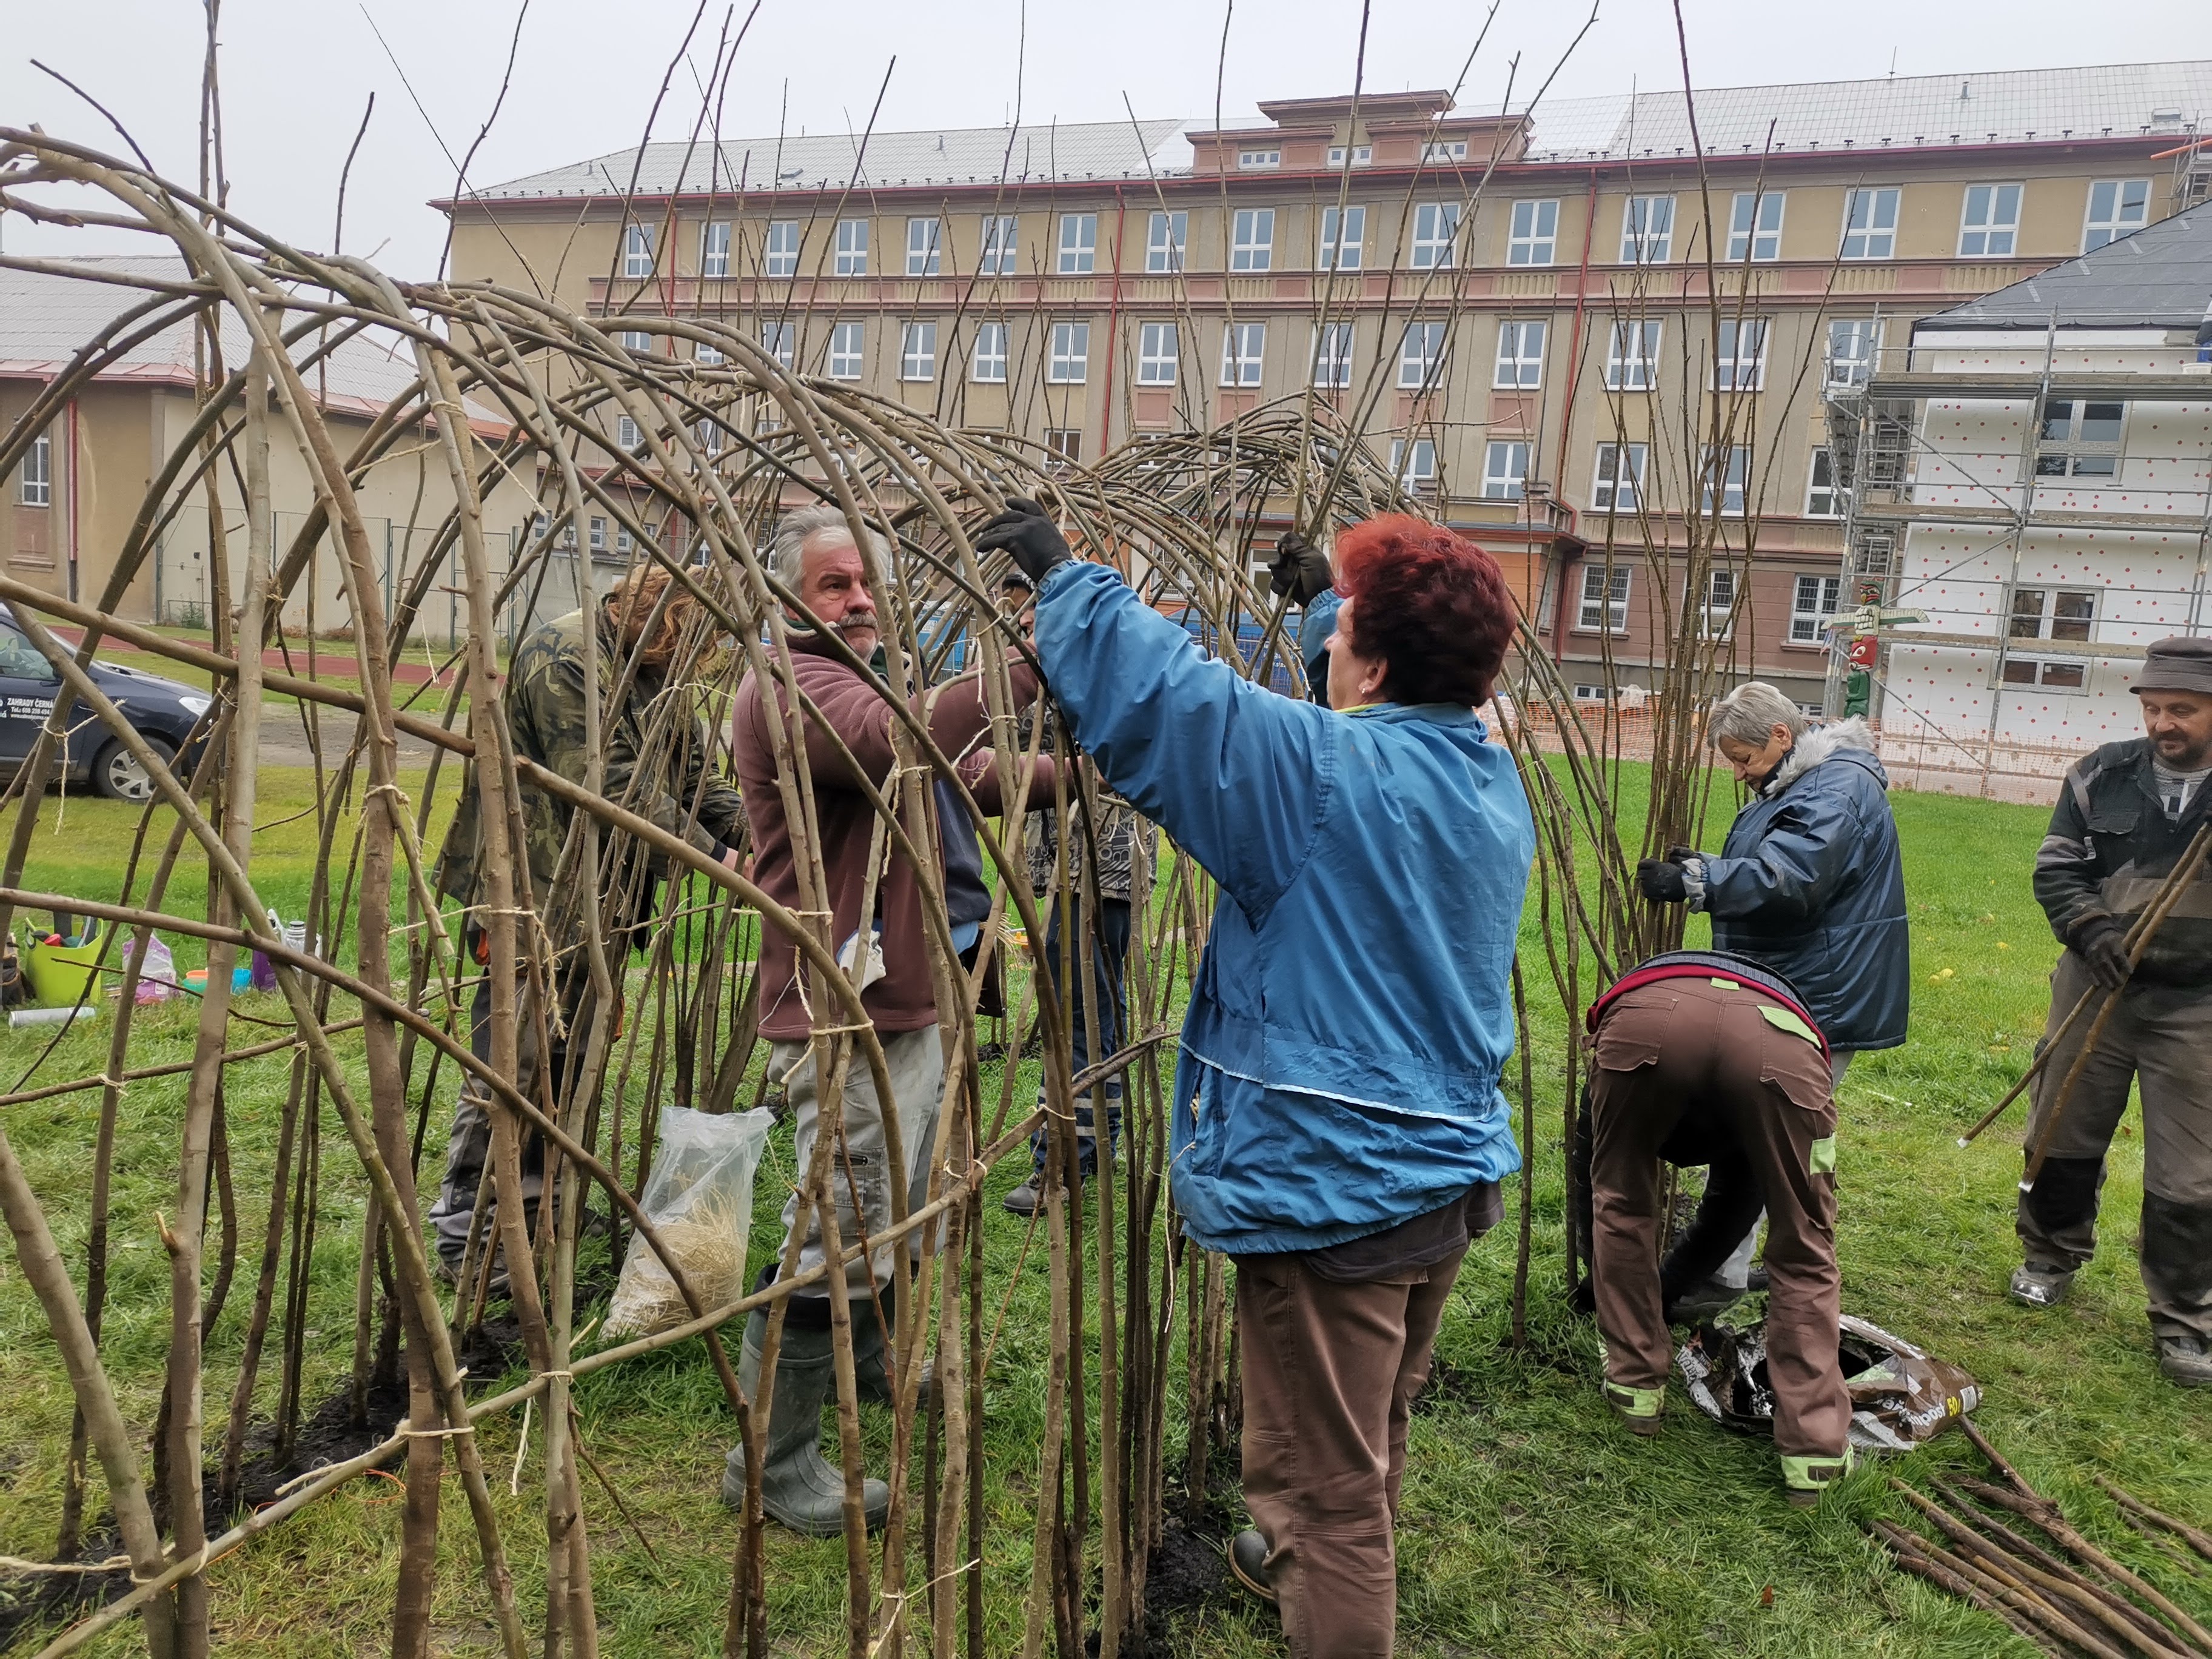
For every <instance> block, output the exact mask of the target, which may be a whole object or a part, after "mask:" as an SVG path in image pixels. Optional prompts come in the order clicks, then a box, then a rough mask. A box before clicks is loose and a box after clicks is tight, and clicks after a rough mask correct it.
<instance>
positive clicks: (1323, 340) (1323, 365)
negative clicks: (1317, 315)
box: [1313, 323, 1352, 389]
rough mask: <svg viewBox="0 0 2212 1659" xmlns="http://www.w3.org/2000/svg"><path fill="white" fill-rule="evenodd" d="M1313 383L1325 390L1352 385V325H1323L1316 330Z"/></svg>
mask: <svg viewBox="0 0 2212 1659" xmlns="http://www.w3.org/2000/svg"><path fill="white" fill-rule="evenodd" d="M1313 383H1314V384H1315V385H1316V386H1321V387H1322V388H1324V389H1328V388H1333V387H1340V386H1350V385H1351V384H1352V325H1351V324H1350V323H1323V324H1318V325H1316V326H1315V328H1314V362H1313Z"/></svg>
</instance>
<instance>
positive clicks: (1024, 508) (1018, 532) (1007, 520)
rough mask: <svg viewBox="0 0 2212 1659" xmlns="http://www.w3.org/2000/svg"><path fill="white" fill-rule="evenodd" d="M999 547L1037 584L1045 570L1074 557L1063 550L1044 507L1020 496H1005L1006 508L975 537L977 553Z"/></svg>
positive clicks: (1065, 549) (1065, 547)
mask: <svg viewBox="0 0 2212 1659" xmlns="http://www.w3.org/2000/svg"><path fill="white" fill-rule="evenodd" d="M1000 549H1004V550H1006V552H1008V553H1011V554H1012V555H1013V556H1014V562H1015V563H1016V564H1018V565H1019V566H1020V567H1021V568H1022V574H1024V576H1027V577H1028V578H1029V579H1030V581H1031V582H1033V583H1035V584H1036V586H1039V587H1042V586H1044V578H1045V573H1046V572H1047V571H1048V570H1050V569H1051V568H1053V567H1054V566H1055V565H1062V564H1066V562H1068V561H1069V560H1071V559H1073V557H1074V556H1075V555H1073V553H1071V552H1069V551H1068V550H1067V543H1066V541H1065V540H1064V539H1063V538H1061V536H1060V532H1059V531H1058V530H1056V529H1055V528H1054V526H1053V522H1052V520H1050V519H1049V518H1048V517H1047V516H1046V514H1045V510H1044V508H1042V507H1040V506H1038V505H1037V504H1036V502H1035V501H1029V500H1026V499H1025V498H1024V497H1022V496H1020V495H1009V496H1007V497H1006V511H1005V512H1004V513H1000V514H999V516H998V517H997V518H995V519H994V520H991V522H990V523H988V524H987V525H985V526H983V530H982V533H981V535H979V536H977V537H976V538H975V550H976V551H977V552H978V553H993V552H997V551H998V550H1000Z"/></svg>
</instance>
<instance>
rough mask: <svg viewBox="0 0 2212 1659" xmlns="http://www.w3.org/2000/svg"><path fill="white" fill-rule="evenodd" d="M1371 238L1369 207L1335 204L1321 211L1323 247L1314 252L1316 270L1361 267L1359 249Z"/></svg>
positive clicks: (1355, 268)
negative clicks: (1369, 231)
mask: <svg viewBox="0 0 2212 1659" xmlns="http://www.w3.org/2000/svg"><path fill="white" fill-rule="evenodd" d="M1366 240H1367V210H1366V209H1365V208H1364V207H1348V208H1345V209H1343V210H1341V211H1340V210H1337V209H1335V208H1333V207H1325V208H1323V209H1322V210H1321V246H1320V247H1319V248H1318V249H1316V252H1315V253H1314V268H1315V269H1316V270H1358V269H1359V252H1360V247H1361V245H1362V244H1363V243H1364V242H1365V241H1366Z"/></svg>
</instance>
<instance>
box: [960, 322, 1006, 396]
mask: <svg viewBox="0 0 2212 1659" xmlns="http://www.w3.org/2000/svg"><path fill="white" fill-rule="evenodd" d="M968 378H969V380H974V381H975V382H976V383H977V384H978V385H979V386H1001V385H1004V384H1005V382H1006V325H1005V324H1004V323H979V324H977V325H976V327H975V357H974V358H973V359H972V360H971V362H970V365H969V370H968Z"/></svg>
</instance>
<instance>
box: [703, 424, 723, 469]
mask: <svg viewBox="0 0 2212 1659" xmlns="http://www.w3.org/2000/svg"><path fill="white" fill-rule="evenodd" d="M699 453H701V454H702V455H704V456H705V457H706V458H707V459H708V460H712V459H714V457H715V456H717V455H719V454H720V453H722V423H721V422H720V421H717V420H714V418H712V417H711V416H710V417H708V419H706V420H703V421H702V422H699Z"/></svg>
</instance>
